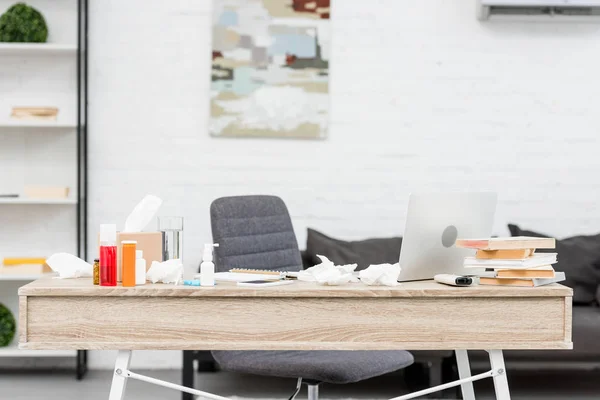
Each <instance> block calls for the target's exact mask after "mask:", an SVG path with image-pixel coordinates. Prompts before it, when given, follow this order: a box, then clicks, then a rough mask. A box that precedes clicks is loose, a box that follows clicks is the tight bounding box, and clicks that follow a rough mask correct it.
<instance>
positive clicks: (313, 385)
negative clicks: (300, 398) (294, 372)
mask: <svg viewBox="0 0 600 400" xmlns="http://www.w3.org/2000/svg"><path fill="white" fill-rule="evenodd" d="M303 383H304V384H305V385H306V386H307V388H308V400H319V385H320V384H321V382H319V381H314V380H309V379H306V380H304V381H302V378H298V383H297V384H296V391H295V392H294V394H292V396H291V397H290V398H289V400H294V398H296V396H297V395H298V393H300V389H301V388H302V384H303Z"/></svg>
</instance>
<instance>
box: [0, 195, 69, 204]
mask: <svg viewBox="0 0 600 400" xmlns="http://www.w3.org/2000/svg"><path fill="white" fill-rule="evenodd" d="M0 204H26V205H29V204H47V205H61V204H62V205H71V204H73V205H74V204H77V200H75V199H28V198H25V197H15V198H1V197H0Z"/></svg>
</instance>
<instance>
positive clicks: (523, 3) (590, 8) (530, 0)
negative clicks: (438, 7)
mask: <svg viewBox="0 0 600 400" xmlns="http://www.w3.org/2000/svg"><path fill="white" fill-rule="evenodd" d="M493 15H544V16H572V17H575V16H600V0H477V18H478V19H480V20H487V19H489V18H490V17H491V16H493Z"/></svg>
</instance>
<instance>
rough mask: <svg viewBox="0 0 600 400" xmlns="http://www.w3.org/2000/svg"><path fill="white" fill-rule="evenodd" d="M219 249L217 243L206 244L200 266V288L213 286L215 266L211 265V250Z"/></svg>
mask: <svg viewBox="0 0 600 400" xmlns="http://www.w3.org/2000/svg"><path fill="white" fill-rule="evenodd" d="M214 247H219V244H218V243H214V244H212V243H206V244H205V245H204V253H203V254H202V264H200V286H215V264H214V263H213V248H214Z"/></svg>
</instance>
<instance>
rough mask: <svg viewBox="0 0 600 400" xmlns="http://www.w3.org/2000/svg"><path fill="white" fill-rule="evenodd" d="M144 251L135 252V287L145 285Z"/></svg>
mask: <svg viewBox="0 0 600 400" xmlns="http://www.w3.org/2000/svg"><path fill="white" fill-rule="evenodd" d="M143 257H144V251H143V250H136V251H135V285H136V286H137V285H145V284H146V260H144V258H143Z"/></svg>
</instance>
